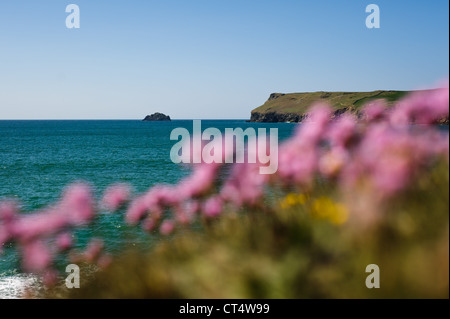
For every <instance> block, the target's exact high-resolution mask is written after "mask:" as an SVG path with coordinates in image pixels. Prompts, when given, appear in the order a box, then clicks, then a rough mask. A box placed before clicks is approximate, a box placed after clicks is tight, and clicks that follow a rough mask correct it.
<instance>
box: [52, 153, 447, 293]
mask: <svg viewBox="0 0 450 319" xmlns="http://www.w3.org/2000/svg"><path fill="white" fill-rule="evenodd" d="M297 193H298V192H297ZM324 194H325V195H328V196H329V198H330V201H341V202H343V203H345V205H346V206H347V207H349V211H350V215H349V218H348V220H347V221H346V222H345V223H343V224H336V223H333V222H331V221H330V220H329V219H327V218H322V217H321V216H317V215H316V214H315V213H314V205H315V204H314V203H315V202H316V201H317V200H318V198H323V196H324ZM448 194H449V168H448V163H447V162H445V163H441V164H439V165H436V166H435V167H434V168H433V169H432V170H430V171H429V172H427V173H426V174H423V175H422V176H420V177H419V178H417V179H416V180H415V182H414V184H412V185H411V188H410V189H409V190H408V191H406V192H404V193H403V194H402V195H401V196H399V197H396V198H395V199H393V200H390V201H388V202H386V201H384V202H382V203H378V204H377V206H375V207H372V206H368V205H372V204H373V202H370V201H368V202H365V199H364V197H363V196H362V195H361V194H353V195H354V196H347V197H345V198H344V196H341V195H339V190H336V189H334V190H333V189H331V188H330V189H328V190H326V191H324V189H323V188H321V189H320V190H319V189H318V190H312V191H311V192H310V193H309V194H308V196H306V197H304V198H305V200H303V199H304V198H303V197H302V200H298V201H292V200H289V201H288V203H287V204H286V203H285V204H282V203H283V198H280V200H278V201H277V200H274V201H273V204H272V205H261V206H259V207H247V208H246V209H244V210H243V211H241V212H232V211H230V212H228V213H227V214H226V215H225V216H222V217H221V218H220V219H217V220H204V221H203V225H202V226H203V227H202V229H201V230H196V231H195V230H191V229H186V231H185V232H178V233H177V234H176V235H174V236H172V237H170V238H166V239H165V240H163V241H161V242H160V243H159V244H158V245H157V246H156V247H155V248H152V249H149V251H147V252H146V253H143V252H142V251H137V250H133V249H131V248H130V250H128V251H126V252H124V253H123V254H122V255H121V256H119V257H118V258H116V259H115V261H114V262H113V263H112V265H111V266H110V267H109V268H107V269H106V270H102V271H100V272H98V273H96V274H95V276H93V278H89V280H88V281H84V282H82V287H81V289H79V290H73V291H71V292H68V291H64V289H61V290H58V291H59V292H58V293H59V294H58V296H59V297H61V296H62V297H70V298H448V291H449V290H448V289H449V286H448V284H449V280H448V274H449V264H448V262H449V256H448V254H449V219H448V218H449V216H448V210H449V197H448ZM360 195H361V196H360ZM286 198H287V197H286ZM361 202H362V203H363V205H362V206H361V205H360V203H361ZM275 203H278V204H275ZM280 203H281V204H280ZM356 203H358V205H357V204H356ZM364 205H367V206H364ZM356 206H357V207H362V208H363V209H360V210H355V209H353V210H352V209H351V208H352V207H356ZM365 209H367V214H369V213H368V211H371V212H375V213H376V218H371V219H369V220H370V222H367V221H366V222H362V221H363V220H366V219H364V218H362V217H363V216H362V215H364V214H365V213H366V211H365ZM369 264H377V265H379V267H380V273H381V287H380V288H379V289H368V288H366V286H365V280H366V277H367V276H368V275H369V274H368V273H365V268H366V266H367V265H369ZM61 291H62V295H61ZM52 293H55V291H53V292H50V295H51V294H52ZM53 296H55V295H53Z"/></svg>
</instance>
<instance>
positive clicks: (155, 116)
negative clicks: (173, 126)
mask: <svg viewBox="0 0 450 319" xmlns="http://www.w3.org/2000/svg"><path fill="white" fill-rule="evenodd" d="M143 121H171V119H170V116H168V115H165V114H163V113H158V112H157V113H153V114H152V115H147V116H146V117H145V119H143Z"/></svg>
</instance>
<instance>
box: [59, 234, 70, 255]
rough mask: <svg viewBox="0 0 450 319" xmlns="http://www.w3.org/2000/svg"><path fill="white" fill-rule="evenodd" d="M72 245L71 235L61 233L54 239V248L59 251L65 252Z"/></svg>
mask: <svg viewBox="0 0 450 319" xmlns="http://www.w3.org/2000/svg"><path fill="white" fill-rule="evenodd" d="M72 245H73V240H72V235H71V234H70V233H67V232H66V233H62V234H60V235H58V237H56V246H57V247H58V249H59V250H60V251H64V250H67V249H69V248H71V247H72Z"/></svg>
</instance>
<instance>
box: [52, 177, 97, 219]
mask: <svg viewBox="0 0 450 319" xmlns="http://www.w3.org/2000/svg"><path fill="white" fill-rule="evenodd" d="M58 210H61V211H65V214H67V215H68V216H70V219H71V222H72V223H74V224H85V223H87V222H89V221H91V219H92V218H93V217H94V214H95V213H94V208H93V200H92V196H91V189H90V187H89V186H87V185H85V184H79V183H78V184H74V185H71V186H69V188H68V189H67V190H66V192H65V193H64V196H63V199H62V201H61V204H60V205H59V207H58Z"/></svg>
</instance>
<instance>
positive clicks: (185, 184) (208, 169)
mask: <svg viewBox="0 0 450 319" xmlns="http://www.w3.org/2000/svg"><path fill="white" fill-rule="evenodd" d="M220 167H221V165H220V164H216V163H211V164H197V165H195V166H194V172H193V173H192V175H190V176H189V177H187V178H185V179H184V180H182V181H181V182H180V183H179V184H178V186H177V188H176V189H177V194H178V196H179V198H181V199H189V198H194V197H198V196H202V195H205V194H206V193H208V192H209V191H211V189H212V187H213V186H214V183H215V181H216V176H217V173H218V169H219V168H220Z"/></svg>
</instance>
